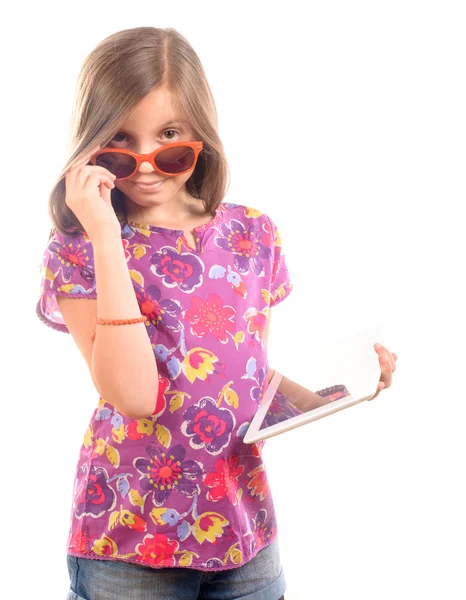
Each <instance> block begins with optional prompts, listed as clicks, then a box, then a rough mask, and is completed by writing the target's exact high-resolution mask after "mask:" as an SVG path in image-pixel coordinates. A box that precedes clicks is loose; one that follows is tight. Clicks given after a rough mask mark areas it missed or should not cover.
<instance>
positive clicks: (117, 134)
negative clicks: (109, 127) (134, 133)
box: [110, 131, 127, 142]
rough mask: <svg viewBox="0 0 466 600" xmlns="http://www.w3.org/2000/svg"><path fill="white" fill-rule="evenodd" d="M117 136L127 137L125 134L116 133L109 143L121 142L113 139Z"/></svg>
mask: <svg viewBox="0 0 466 600" xmlns="http://www.w3.org/2000/svg"><path fill="white" fill-rule="evenodd" d="M119 135H122V136H123V137H127V135H126V133H123V132H122V131H118V132H117V133H115V135H114V136H113V137H112V139H111V140H110V141H112V142H121V141H122V140H117V139H115V138H116V137H117V136H119Z"/></svg>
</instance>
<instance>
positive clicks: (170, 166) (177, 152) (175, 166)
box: [155, 146, 195, 174]
mask: <svg viewBox="0 0 466 600" xmlns="http://www.w3.org/2000/svg"><path fill="white" fill-rule="evenodd" d="M194 157H195V155H194V150H193V149H192V148H189V146H178V147H177V148H168V149H167V150H162V152H159V154H157V156H156V157H155V164H156V165H157V167H158V168H159V169H160V170H161V171H163V172H164V173H170V174H176V173H183V171H187V170H188V169H190V168H191V167H192V166H193V164H194Z"/></svg>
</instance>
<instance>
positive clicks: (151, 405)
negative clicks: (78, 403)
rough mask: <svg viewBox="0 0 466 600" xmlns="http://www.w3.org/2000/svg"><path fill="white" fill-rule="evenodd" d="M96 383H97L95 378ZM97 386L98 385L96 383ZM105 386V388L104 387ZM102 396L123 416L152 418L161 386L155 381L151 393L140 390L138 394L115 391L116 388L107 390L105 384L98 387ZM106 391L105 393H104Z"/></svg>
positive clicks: (132, 418) (135, 418) (133, 418)
mask: <svg viewBox="0 0 466 600" xmlns="http://www.w3.org/2000/svg"><path fill="white" fill-rule="evenodd" d="M94 383H96V381H95V379H94ZM96 387H97V385H96ZM102 388H104V389H102ZM98 390H99V393H100V396H101V397H102V398H103V399H104V400H105V401H106V402H108V403H109V404H111V405H112V406H114V407H115V409H116V410H117V411H118V412H119V413H120V414H121V415H122V416H123V417H126V418H128V419H131V420H139V419H150V418H151V417H152V415H153V414H154V412H155V407H156V404H157V398H158V391H159V386H158V382H155V384H154V386H153V387H152V389H151V391H150V392H149V393H147V392H142V391H139V393H138V394H133V396H131V394H121V393H115V390H114V389H111V390H107V392H108V393H105V391H106V390H105V386H102V385H101V386H99V387H98ZM102 392H104V393H102Z"/></svg>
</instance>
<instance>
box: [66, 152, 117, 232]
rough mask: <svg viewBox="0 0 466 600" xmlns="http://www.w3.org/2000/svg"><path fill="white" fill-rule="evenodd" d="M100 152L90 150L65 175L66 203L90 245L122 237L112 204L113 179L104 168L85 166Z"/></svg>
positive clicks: (111, 174)
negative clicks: (111, 237) (115, 236)
mask: <svg viewBox="0 0 466 600" xmlns="http://www.w3.org/2000/svg"><path fill="white" fill-rule="evenodd" d="M99 150H100V146H97V147H95V148H93V149H92V150H91V151H90V152H88V153H87V154H86V155H85V156H84V157H83V158H82V159H80V160H79V162H78V163H76V164H74V165H73V166H72V167H70V169H69V170H68V171H67V173H66V175H65V183H66V196H65V203H66V205H67V206H68V207H69V208H70V209H71V210H72V211H73V213H74V214H75V215H76V217H77V219H78V220H79V222H80V223H81V225H82V226H83V228H84V230H85V232H86V233H87V235H88V237H89V239H90V240H91V242H95V241H97V240H100V239H105V238H107V237H108V236H113V235H118V237H121V226H120V222H119V221H118V217H117V216H116V214H115V210H114V208H113V206H112V201H111V195H110V192H111V190H112V189H113V188H114V187H115V184H114V183H113V182H114V180H115V176H114V175H113V173H110V171H108V170H107V169H105V168H104V167H98V166H94V165H88V164H87V163H88V162H89V160H90V158H91V156H93V155H94V154H95V153H96V152H98V151H99Z"/></svg>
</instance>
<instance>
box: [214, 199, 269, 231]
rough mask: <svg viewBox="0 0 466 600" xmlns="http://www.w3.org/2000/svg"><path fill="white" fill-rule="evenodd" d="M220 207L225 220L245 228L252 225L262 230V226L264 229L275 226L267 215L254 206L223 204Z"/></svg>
mask: <svg viewBox="0 0 466 600" xmlns="http://www.w3.org/2000/svg"><path fill="white" fill-rule="evenodd" d="M221 207H222V210H223V214H224V217H225V219H226V220H230V219H235V220H236V221H239V222H241V223H242V224H243V225H245V226H246V225H254V226H258V227H261V228H262V226H263V225H264V226H265V228H266V229H269V228H270V227H274V226H275V224H274V222H273V221H272V219H271V218H270V216H269V215H268V214H266V213H265V212H264V211H262V210H259V209H258V208H256V207H254V206H249V205H247V204H235V203H232V202H223V203H222V204H221Z"/></svg>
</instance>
